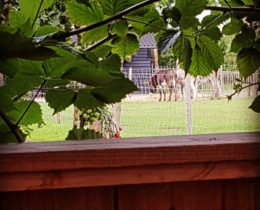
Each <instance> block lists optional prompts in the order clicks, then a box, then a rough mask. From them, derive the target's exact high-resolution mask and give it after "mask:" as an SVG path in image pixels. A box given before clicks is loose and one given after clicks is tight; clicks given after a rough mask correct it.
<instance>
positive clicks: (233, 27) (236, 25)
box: [222, 18, 243, 35]
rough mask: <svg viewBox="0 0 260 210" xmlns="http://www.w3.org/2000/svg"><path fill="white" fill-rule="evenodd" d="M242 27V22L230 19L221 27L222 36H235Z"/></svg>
mask: <svg viewBox="0 0 260 210" xmlns="http://www.w3.org/2000/svg"><path fill="white" fill-rule="evenodd" d="M242 26H243V22H242V21H241V20H238V19H236V18H231V21H230V23H228V24H226V25H224V27H223V29H222V30H223V34H226V35H232V34H237V33H239V32H240V31H241V29H242Z"/></svg>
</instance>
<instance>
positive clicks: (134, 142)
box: [0, 133, 260, 173]
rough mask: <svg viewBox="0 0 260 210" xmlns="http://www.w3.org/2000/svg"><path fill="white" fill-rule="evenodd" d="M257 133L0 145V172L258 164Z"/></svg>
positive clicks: (259, 149) (259, 144) (259, 147)
mask: <svg viewBox="0 0 260 210" xmlns="http://www.w3.org/2000/svg"><path fill="white" fill-rule="evenodd" d="M259 137H260V133H245V134H222V135H221V134H214V135H213V134H212V135H193V136H172V137H153V138H129V139H118V140H111V141H108V140H90V141H70V142H69V141H68V142H56V143H50V142H44V143H24V144H16V145H15V144H14V145H12V144H10V145H1V146H0V173H10V172H25V171H30V172H33V171H45V170H47V171H50V170H76V169H86V168H110V167H132V166H147V165H148V166H149V165H165V164H184V163H201V162H216V161H236V160H238V161H240V160H241V161H242V160H259V159H260V153H259V151H260V142H259Z"/></svg>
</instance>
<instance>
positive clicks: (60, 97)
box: [45, 88, 75, 114]
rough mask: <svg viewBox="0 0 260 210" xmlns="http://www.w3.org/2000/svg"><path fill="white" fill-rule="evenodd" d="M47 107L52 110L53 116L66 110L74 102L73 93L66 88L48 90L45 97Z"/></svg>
mask: <svg viewBox="0 0 260 210" xmlns="http://www.w3.org/2000/svg"><path fill="white" fill-rule="evenodd" d="M45 99H46V102H47V103H48V105H49V106H50V107H51V108H52V109H54V112H53V114H56V113H58V112H60V111H63V110H65V109H66V108H68V107H69V106H70V105H71V104H73V102H74V101H75V92H74V91H73V90H70V89H67V88H58V89H53V90H49V91H48V92H47V93H46V96H45Z"/></svg>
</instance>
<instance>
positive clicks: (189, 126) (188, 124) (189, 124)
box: [185, 74, 192, 135]
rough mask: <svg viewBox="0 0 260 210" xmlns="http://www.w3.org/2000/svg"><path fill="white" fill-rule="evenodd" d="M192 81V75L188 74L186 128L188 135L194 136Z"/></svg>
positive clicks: (186, 84)
mask: <svg viewBox="0 0 260 210" xmlns="http://www.w3.org/2000/svg"><path fill="white" fill-rule="evenodd" d="M190 83H191V79H190V75H189V74H187V75H186V79H185V87H186V90H185V91H186V97H185V101H186V128H187V132H188V134H189V135H190V134H192V113H191V85H190Z"/></svg>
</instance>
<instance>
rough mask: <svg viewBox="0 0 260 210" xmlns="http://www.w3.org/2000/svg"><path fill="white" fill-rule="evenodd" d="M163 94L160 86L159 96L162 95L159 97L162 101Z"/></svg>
mask: <svg viewBox="0 0 260 210" xmlns="http://www.w3.org/2000/svg"><path fill="white" fill-rule="evenodd" d="M162 94H163V93H162V89H161V88H160V89H159V96H160V97H159V101H162Z"/></svg>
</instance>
